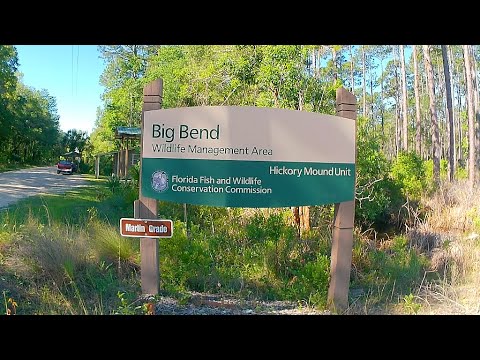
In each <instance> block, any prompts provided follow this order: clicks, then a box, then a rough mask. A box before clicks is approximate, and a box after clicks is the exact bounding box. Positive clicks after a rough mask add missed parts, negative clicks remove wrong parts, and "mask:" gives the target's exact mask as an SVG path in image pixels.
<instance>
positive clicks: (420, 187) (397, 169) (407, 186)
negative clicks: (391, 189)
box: [390, 152, 427, 200]
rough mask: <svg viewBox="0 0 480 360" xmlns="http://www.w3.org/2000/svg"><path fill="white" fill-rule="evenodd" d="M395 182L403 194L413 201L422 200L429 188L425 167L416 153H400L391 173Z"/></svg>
mask: <svg viewBox="0 0 480 360" xmlns="http://www.w3.org/2000/svg"><path fill="white" fill-rule="evenodd" d="M390 174H391V176H392V178H393V180H394V181H395V182H396V183H397V184H398V185H399V186H400V188H401V191H402V194H403V195H404V196H406V197H407V198H409V199H411V200H420V197H421V195H422V193H423V191H424V190H425V188H426V186H427V182H426V179H425V166H424V164H423V162H422V159H421V158H420V157H419V156H418V155H417V154H415V153H414V152H409V153H400V154H399V155H398V157H397V158H396V160H395V162H394V164H393V166H392V170H391V172H390Z"/></svg>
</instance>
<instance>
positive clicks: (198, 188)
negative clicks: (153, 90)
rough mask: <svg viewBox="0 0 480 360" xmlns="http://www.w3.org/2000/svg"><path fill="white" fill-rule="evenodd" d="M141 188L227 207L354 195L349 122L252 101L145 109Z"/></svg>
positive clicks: (171, 197)
mask: <svg viewBox="0 0 480 360" xmlns="http://www.w3.org/2000/svg"><path fill="white" fill-rule="evenodd" d="M141 166H142V194H143V195H144V196H147V197H151V198H157V199H161V200H167V201H173V202H181V203H190V204H204V205H213V206H231V207H236V206H237V207H282V206H300V205H320V204H328V203H336V202H343V201H349V200H353V199H354V186H355V184H354V182H355V123H354V121H352V120H350V119H345V118H342V117H337V116H330V115H323V114H316V113H308V112H303V111H294V110H281V109H270V108H257V107H220V106H219V107H217V106H214V107H191V108H176V109H164V110H154V111H148V112H145V116H144V131H143V157H142V163H141Z"/></svg>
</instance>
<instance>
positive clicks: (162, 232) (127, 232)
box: [120, 218, 173, 238]
mask: <svg viewBox="0 0 480 360" xmlns="http://www.w3.org/2000/svg"><path fill="white" fill-rule="evenodd" d="M172 234H173V222H172V220H152V219H132V218H121V219H120V235H122V236H127V237H149V238H170V237H172Z"/></svg>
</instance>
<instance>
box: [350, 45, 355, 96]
mask: <svg viewBox="0 0 480 360" xmlns="http://www.w3.org/2000/svg"><path fill="white" fill-rule="evenodd" d="M352 47H353V45H350V84H351V85H350V91H351V92H352V94H354V93H355V91H354V90H355V77H354V76H353V67H354V64H353V53H352Z"/></svg>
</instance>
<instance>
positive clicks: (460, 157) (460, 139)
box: [452, 57, 466, 166]
mask: <svg viewBox="0 0 480 360" xmlns="http://www.w3.org/2000/svg"><path fill="white" fill-rule="evenodd" d="M452 59H454V58H453V57H452ZM457 65H458V64H457ZM457 74H458V77H457V97H458V126H457V127H458V153H457V154H458V161H459V162H460V164H461V166H465V164H464V163H463V147H462V143H463V135H464V134H463V129H462V115H461V114H462V108H463V106H462V94H461V89H460V75H461V72H460V65H458V67H457ZM463 75H465V74H463ZM464 77H465V76H464ZM465 83H466V81H465Z"/></svg>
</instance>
